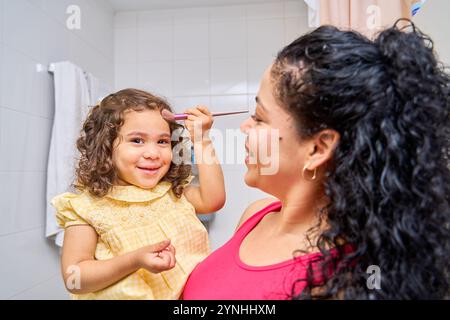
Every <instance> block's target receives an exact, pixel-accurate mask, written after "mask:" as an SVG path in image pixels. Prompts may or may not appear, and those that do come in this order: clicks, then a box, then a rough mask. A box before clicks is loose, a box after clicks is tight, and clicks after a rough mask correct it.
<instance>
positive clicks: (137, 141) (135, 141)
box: [131, 138, 144, 144]
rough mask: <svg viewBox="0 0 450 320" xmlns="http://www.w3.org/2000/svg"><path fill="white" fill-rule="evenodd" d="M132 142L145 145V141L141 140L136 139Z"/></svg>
mask: <svg viewBox="0 0 450 320" xmlns="http://www.w3.org/2000/svg"><path fill="white" fill-rule="evenodd" d="M131 142H134V143H137V144H142V143H144V140H143V139H141V138H134V139H132V140H131Z"/></svg>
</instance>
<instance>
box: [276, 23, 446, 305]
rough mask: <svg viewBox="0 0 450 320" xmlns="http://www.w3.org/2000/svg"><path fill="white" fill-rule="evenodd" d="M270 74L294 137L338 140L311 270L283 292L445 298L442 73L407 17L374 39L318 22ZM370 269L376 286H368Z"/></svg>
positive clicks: (303, 295) (430, 48)
mask: <svg viewBox="0 0 450 320" xmlns="http://www.w3.org/2000/svg"><path fill="white" fill-rule="evenodd" d="M408 22H409V21H408ZM272 79H273V81H274V84H275V95H276V97H277V100H278V101H279V103H280V104H281V106H283V107H284V108H285V109H286V110H287V111H288V112H289V113H290V114H291V115H292V116H293V117H294V118H295V119H296V122H297V128H298V133H299V136H300V137H301V138H303V139H307V138H310V137H312V136H313V135H314V134H316V133H318V132H319V131H321V130H323V129H333V130H336V131H337V132H338V133H339V134H340V142H339V144H338V146H337V148H336V150H335V153H334V157H333V159H332V164H331V166H330V167H329V169H328V171H327V174H326V176H327V179H326V181H324V188H325V190H326V191H325V192H326V195H327V196H328V197H329V199H330V204H329V206H328V207H327V208H326V210H325V211H326V220H327V223H328V224H327V225H328V228H327V229H326V230H325V231H323V232H322V233H321V234H320V236H319V239H318V241H317V243H316V244H315V245H317V246H318V247H319V249H320V251H321V252H322V254H323V255H322V258H321V261H320V262H318V265H319V266H320V268H317V269H316V266H313V265H312V263H311V264H310V266H309V268H308V276H307V277H306V278H304V279H298V281H297V282H296V283H295V284H294V285H293V288H292V295H291V297H292V298H294V299H306V298H313V299H316V298H324V299H328V298H343V299H436V298H437V299H442V298H448V297H449V290H450V278H449V276H450V275H449V266H450V245H449V243H450V241H449V240H450V207H449V195H450V166H449V163H448V158H449V157H448V155H449V150H450V149H449V137H450V135H449V131H448V130H449V128H450V118H449V107H450V99H449V98H450V78H449V75H448V74H446V72H445V69H444V67H443V65H442V64H440V63H438V62H437V59H436V58H435V55H434V52H433V42H432V40H431V39H430V38H429V37H427V36H426V35H424V34H423V33H421V32H420V31H419V30H418V29H417V28H416V27H415V26H414V25H413V24H412V23H411V22H409V25H408V30H406V29H405V28H403V29H399V28H398V27H397V23H396V25H394V26H393V27H391V28H389V29H386V30H384V31H382V32H381V33H380V34H379V35H378V37H377V38H376V39H375V40H374V41H370V40H369V39H367V38H366V37H364V36H362V35H361V34H359V33H356V32H353V31H340V30H338V29H337V28H335V27H332V26H323V27H320V28H318V29H316V30H315V31H312V32H311V33H308V34H306V35H304V36H302V37H300V38H299V39H297V40H295V41H294V42H293V43H291V44H290V45H288V46H287V47H285V48H284V49H283V50H282V51H281V52H280V53H279V54H278V56H277V59H276V61H275V63H274V66H273V68H272ZM342 240H344V241H342ZM344 244H347V247H348V244H350V245H351V248H352V250H344V249H345V247H346V246H344ZM330 247H332V248H335V249H336V252H337V255H334V254H330V252H331V251H330V249H329V248H330ZM372 265H375V266H377V267H379V268H380V269H379V270H380V271H381V278H380V280H381V288H379V289H377V288H372V289H371V288H370V286H368V283H367V281H368V277H369V276H370V273H367V268H368V267H369V266H372ZM313 267H314V270H315V271H313ZM330 270H332V271H333V272H329V271H330ZM316 272H319V273H320V276H319V277H317V274H316ZM318 279H319V280H318ZM369 280H370V279H369ZM299 283H302V284H303V285H305V284H306V288H305V289H304V290H301V292H299V291H298V290H296V287H297V285H298V284H299ZM301 287H303V286H301Z"/></svg>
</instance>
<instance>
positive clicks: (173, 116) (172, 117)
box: [161, 109, 248, 121]
mask: <svg viewBox="0 0 450 320" xmlns="http://www.w3.org/2000/svg"><path fill="white" fill-rule="evenodd" d="M241 113H248V110H246V111H231V112H214V113H212V116H213V117H220V116H227V115H230V114H241ZM161 116H162V117H163V118H164V119H166V120H167V121H179V120H186V119H187V117H188V116H189V115H188V114H186V113H179V114H173V113H172V112H170V111H169V110H167V109H163V110H162V111H161Z"/></svg>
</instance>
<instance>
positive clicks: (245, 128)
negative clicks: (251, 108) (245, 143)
mask: <svg viewBox="0 0 450 320" xmlns="http://www.w3.org/2000/svg"><path fill="white" fill-rule="evenodd" d="M240 128H241V132H242V133H245V134H248V131H249V130H250V128H251V118H247V119H246V120H245V121H244V122H242V123H241V126H240Z"/></svg>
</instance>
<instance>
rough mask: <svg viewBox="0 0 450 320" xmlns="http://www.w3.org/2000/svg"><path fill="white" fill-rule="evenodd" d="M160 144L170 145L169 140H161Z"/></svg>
mask: <svg viewBox="0 0 450 320" xmlns="http://www.w3.org/2000/svg"><path fill="white" fill-rule="evenodd" d="M158 144H170V141H169V140H159V141H158Z"/></svg>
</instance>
